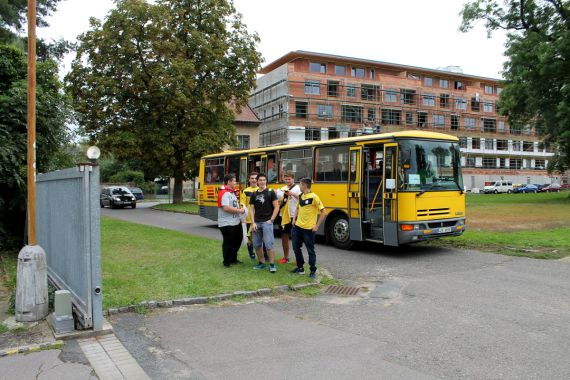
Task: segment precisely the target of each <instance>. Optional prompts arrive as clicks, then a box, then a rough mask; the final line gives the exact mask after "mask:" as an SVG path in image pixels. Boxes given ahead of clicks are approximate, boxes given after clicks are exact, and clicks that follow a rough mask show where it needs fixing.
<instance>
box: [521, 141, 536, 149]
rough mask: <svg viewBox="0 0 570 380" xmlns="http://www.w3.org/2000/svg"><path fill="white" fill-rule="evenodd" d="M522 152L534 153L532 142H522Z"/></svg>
mask: <svg viewBox="0 0 570 380" xmlns="http://www.w3.org/2000/svg"><path fill="white" fill-rule="evenodd" d="M523 151H525V152H534V143H533V142H532V141H523Z"/></svg>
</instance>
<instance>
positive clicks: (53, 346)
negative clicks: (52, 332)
mask: <svg viewBox="0 0 570 380" xmlns="http://www.w3.org/2000/svg"><path fill="white" fill-rule="evenodd" d="M62 347H63V341H62V340H55V341H53V342H47V343H40V344H31V345H29V346H21V347H15V348H7V349H5V350H0V358H3V357H5V356H10V355H16V354H27V353H30V352H37V351H44V350H57V349H60V348H62Z"/></svg>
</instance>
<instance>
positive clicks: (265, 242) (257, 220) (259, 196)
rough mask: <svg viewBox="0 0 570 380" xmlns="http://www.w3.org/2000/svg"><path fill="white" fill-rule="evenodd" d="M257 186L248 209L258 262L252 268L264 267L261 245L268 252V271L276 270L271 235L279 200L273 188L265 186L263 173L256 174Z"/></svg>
mask: <svg viewBox="0 0 570 380" xmlns="http://www.w3.org/2000/svg"><path fill="white" fill-rule="evenodd" d="M257 186H259V188H258V189H257V190H256V191H254V192H253V194H252V195H251V198H250V200H249V211H250V213H251V214H250V215H251V219H252V221H253V224H252V226H251V233H252V237H253V246H254V247H255V251H256V253H257V258H258V260H259V264H258V265H256V266H255V267H254V269H264V268H265V258H264V257H263V249H262V246H265V248H266V249H267V252H268V253H269V271H270V272H271V273H275V272H277V267H276V266H275V250H274V249H273V244H274V242H275V239H274V236H273V222H274V221H275V218H277V215H278V214H279V201H278V200H277V195H276V194H275V191H273V189H268V188H267V177H266V176H265V174H258V175H257Z"/></svg>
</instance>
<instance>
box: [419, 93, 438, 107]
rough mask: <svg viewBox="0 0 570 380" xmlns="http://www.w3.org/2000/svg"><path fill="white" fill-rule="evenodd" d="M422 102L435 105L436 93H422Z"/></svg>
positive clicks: (426, 104) (425, 104) (431, 105)
mask: <svg viewBox="0 0 570 380" xmlns="http://www.w3.org/2000/svg"><path fill="white" fill-rule="evenodd" d="M422 104H423V105H424V106H430V107H435V95H422Z"/></svg>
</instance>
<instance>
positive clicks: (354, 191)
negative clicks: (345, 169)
mask: <svg viewBox="0 0 570 380" xmlns="http://www.w3.org/2000/svg"><path fill="white" fill-rule="evenodd" d="M361 160H362V147H359V146H355V147H351V148H350V155H349V163H348V165H349V168H350V173H349V176H348V218H349V223H350V238H351V239H352V240H359V241H361V240H362V175H361V174H362V163H361Z"/></svg>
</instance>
